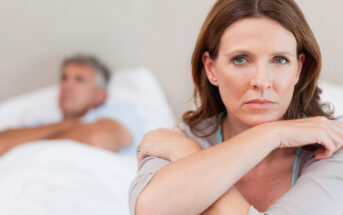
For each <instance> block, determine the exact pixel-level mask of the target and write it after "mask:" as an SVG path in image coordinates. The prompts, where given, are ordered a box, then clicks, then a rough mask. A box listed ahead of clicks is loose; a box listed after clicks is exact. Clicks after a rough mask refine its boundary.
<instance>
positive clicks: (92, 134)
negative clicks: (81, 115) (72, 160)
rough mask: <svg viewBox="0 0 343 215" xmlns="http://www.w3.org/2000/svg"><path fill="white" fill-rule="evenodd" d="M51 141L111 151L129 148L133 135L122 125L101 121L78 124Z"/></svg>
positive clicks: (58, 134)
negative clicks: (81, 144)
mask: <svg viewBox="0 0 343 215" xmlns="http://www.w3.org/2000/svg"><path fill="white" fill-rule="evenodd" d="M49 139H71V140H76V141H78V142H82V143H86V144H89V145H93V146H97V147H101V148H104V149H107V150H110V151H117V150H118V149H120V148H122V147H125V146H128V145H130V144H131V142H132V138H131V135H130V133H129V131H128V130H127V129H125V128H124V127H123V126H122V125H121V124H120V123H118V122H116V121H114V120H110V119H101V120H98V121H97V122H95V123H88V124H80V123H77V124H76V125H74V126H73V127H72V128H71V129H69V130H66V131H64V132H60V133H56V134H54V135H52V136H50V137H49Z"/></svg>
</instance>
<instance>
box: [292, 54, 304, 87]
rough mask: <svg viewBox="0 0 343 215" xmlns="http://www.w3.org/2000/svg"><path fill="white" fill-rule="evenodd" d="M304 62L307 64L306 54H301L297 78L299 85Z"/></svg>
mask: <svg viewBox="0 0 343 215" xmlns="http://www.w3.org/2000/svg"><path fill="white" fill-rule="evenodd" d="M304 62H305V54H304V53H300V54H299V57H298V71H297V76H296V82H295V84H297V83H298V81H299V78H300V74H301V70H302V68H303V65H304ZM295 84H294V85H295Z"/></svg>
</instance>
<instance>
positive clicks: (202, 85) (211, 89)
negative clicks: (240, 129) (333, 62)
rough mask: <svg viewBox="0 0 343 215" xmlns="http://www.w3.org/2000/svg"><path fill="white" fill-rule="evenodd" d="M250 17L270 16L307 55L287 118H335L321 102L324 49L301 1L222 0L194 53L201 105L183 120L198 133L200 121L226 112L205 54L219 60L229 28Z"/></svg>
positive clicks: (196, 89) (197, 101) (197, 98)
mask: <svg viewBox="0 0 343 215" xmlns="http://www.w3.org/2000/svg"><path fill="white" fill-rule="evenodd" d="M249 17H268V18H270V19H273V20H275V21H277V22H279V23H280V24H281V25H282V26H284V27H285V28H286V29H288V30H289V31H290V32H292V33H293V35H294V36H295V39H296V41H297V54H298V55H299V54H300V53H303V54H304V55H305V62H304V64H303V68H302V72H301V75H300V79H299V81H298V83H297V84H296V86H295V89H294V94H293V98H292V101H291V103H290V105H289V107H288V109H287V111H286V113H285V114H284V116H283V119H284V120H287V119H297V118H301V117H302V115H303V114H305V115H306V116H308V117H309V116H325V117H327V118H329V119H333V116H332V114H333V113H332V112H329V111H327V112H326V111H325V110H324V109H325V107H324V105H322V104H320V93H321V89H320V88H318V86H317V82H318V79H319V75H320V71H321V64H322V61H321V54H320V49H319V46H318V44H317V42H316V39H315V37H314V35H313V33H312V31H311V29H310V27H309V25H308V23H307V22H306V20H305V17H304V15H303V13H302V12H301V10H300V8H299V7H298V6H297V4H296V3H295V2H294V1H293V0H218V1H217V2H216V3H215V5H214V6H213V8H212V10H211V11H210V13H209V14H208V16H207V18H206V20H205V22H204V24H203V26H202V28H201V31H200V34H199V37H198V40H197V43H196V46H195V49H194V52H193V56H192V76H193V82H194V95H193V97H194V100H195V104H196V106H197V108H196V110H191V111H187V112H186V113H184V115H183V121H184V122H185V123H186V124H188V125H189V126H190V128H191V130H192V131H193V133H195V132H194V129H193V128H194V126H195V125H196V124H198V123H199V122H200V121H202V120H204V119H206V118H209V117H213V116H216V117H217V119H218V115H219V113H221V112H224V111H226V108H225V106H224V104H223V102H222V100H221V97H220V94H219V90H218V87H217V86H214V85H212V84H211V83H210V82H209V81H208V79H207V76H206V72H205V68H204V65H203V62H202V56H203V54H204V53H205V52H206V51H208V52H209V55H210V57H211V58H212V59H216V57H217V55H218V50H219V46H220V39H221V37H222V35H223V33H224V31H225V30H226V28H227V27H228V26H230V25H231V24H233V23H234V22H236V21H237V20H240V19H244V18H249ZM218 126H219V123H218V120H217V125H216V126H215V129H214V130H213V131H212V133H210V134H208V135H211V134H213V133H214V132H215V131H216V129H217V128H218ZM195 135H196V133H195Z"/></svg>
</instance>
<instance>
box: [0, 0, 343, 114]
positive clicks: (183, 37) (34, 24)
mask: <svg viewBox="0 0 343 215" xmlns="http://www.w3.org/2000/svg"><path fill="white" fill-rule="evenodd" d="M214 2H215V1H214V0H173V1H167V0H125V1H122V0H97V1H95V0H59V1H52V0H31V1H24V0H2V1H1V7H0V102H1V101H3V100H4V99H5V98H8V97H11V96H15V95H19V94H21V93H24V92H27V91H30V90H33V89H37V88H40V87H43V86H48V85H51V84H53V83H56V82H57V81H58V79H59V69H60V62H61V60H62V59H63V58H64V57H65V56H70V55H73V54H75V53H85V54H94V55H97V56H98V57H99V58H100V59H102V60H103V61H104V62H105V63H107V64H108V65H109V67H110V68H111V69H112V70H115V69H118V68H128V67H129V68H132V67H135V66H144V67H146V68H148V69H149V70H151V71H152V72H153V73H154V75H155V76H156V77H157V79H158V80H159V81H160V82H161V84H162V87H163V88H164V89H165V91H166V93H167V96H168V100H169V102H170V104H171V105H172V107H173V109H174V110H175V113H176V115H177V116H178V117H180V116H181V114H182V113H183V112H184V111H185V110H186V109H187V108H189V107H190V106H191V104H192V102H191V101H189V99H190V98H191V96H192V90H193V86H192V81H191V75H190V73H191V70H190V59H191V55H192V51H193V48H194V45H195V41H196V39H197V35H198V33H199V30H200V27H201V25H202V22H203V21H204V19H205V16H206V15H207V13H208V12H209V10H210V8H211V6H212V5H213V4H214ZM297 2H298V3H299V5H300V7H301V8H302V9H303V12H304V14H305V16H306V18H307V20H308V22H309V23H310V26H311V27H312V29H313V31H314V33H315V35H316V38H317V40H318V42H319V45H320V47H321V50H322V55H323V73H322V79H325V80H328V81H331V82H335V83H340V84H343V73H342V70H343V63H342V62H343V61H342V59H343V41H342V38H343V22H342V20H343V13H342V11H341V8H343V1H341V0H326V1H323V0H298V1H297Z"/></svg>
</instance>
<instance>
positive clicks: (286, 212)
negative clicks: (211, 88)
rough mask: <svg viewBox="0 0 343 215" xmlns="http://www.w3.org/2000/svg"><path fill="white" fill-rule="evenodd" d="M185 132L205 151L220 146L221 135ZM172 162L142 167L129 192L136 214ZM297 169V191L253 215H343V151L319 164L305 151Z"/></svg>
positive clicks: (205, 124) (207, 127) (151, 160)
mask: <svg viewBox="0 0 343 215" xmlns="http://www.w3.org/2000/svg"><path fill="white" fill-rule="evenodd" d="M215 126H216V119H215V118H214V117H212V118H209V119H206V120H203V121H202V122H200V123H199V124H198V125H196V126H195V127H194V131H195V132H196V134H198V135H199V136H201V135H203V134H209V133H211V132H212V131H213V130H214V129H215ZM179 127H180V128H181V130H182V131H183V132H184V133H185V134H186V135H187V136H188V137H189V138H191V139H193V140H195V141H196V142H197V143H198V144H199V145H200V146H201V147H202V148H203V149H207V148H209V147H212V146H214V145H216V144H217V143H218V138H220V137H219V136H218V134H217V133H213V134H212V135H210V136H208V137H199V136H196V135H194V134H193V133H192V132H191V130H190V128H189V126H188V125H186V124H185V123H180V124H179ZM169 163H170V161H168V160H165V159H162V158H157V157H154V156H151V157H147V158H145V159H144V160H143V161H141V162H140V163H139V165H138V173H137V176H136V177H135V178H134V180H133V181H132V183H131V187H130V190H129V208H130V213H131V214H132V215H134V214H135V207H136V202H137V199H138V197H139V195H140V193H141V192H142V191H143V189H144V188H145V187H146V186H147V185H148V183H149V182H150V180H151V179H152V177H153V176H154V175H155V174H156V173H157V172H158V170H159V169H161V168H162V167H163V166H165V165H167V164H169ZM296 163H297V165H295V168H294V175H293V177H294V181H295V184H294V187H292V189H291V190H290V191H288V192H287V193H286V194H284V195H283V196H282V197H281V198H280V199H278V200H277V201H276V202H275V203H274V204H273V205H271V206H270V207H269V208H268V209H267V211H265V212H259V211H257V210H256V209H255V208H254V207H253V206H252V207H251V208H250V211H249V215H260V214H268V215H269V214H270V215H305V214H309V215H317V214H318V215H324V214H325V215H326V214H327V215H336V214H337V215H343V150H338V151H337V152H336V153H335V154H334V155H333V156H332V157H331V158H329V159H325V160H321V161H315V160H314V154H313V153H312V152H309V151H306V150H301V151H299V154H298V158H297V162H296Z"/></svg>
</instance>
